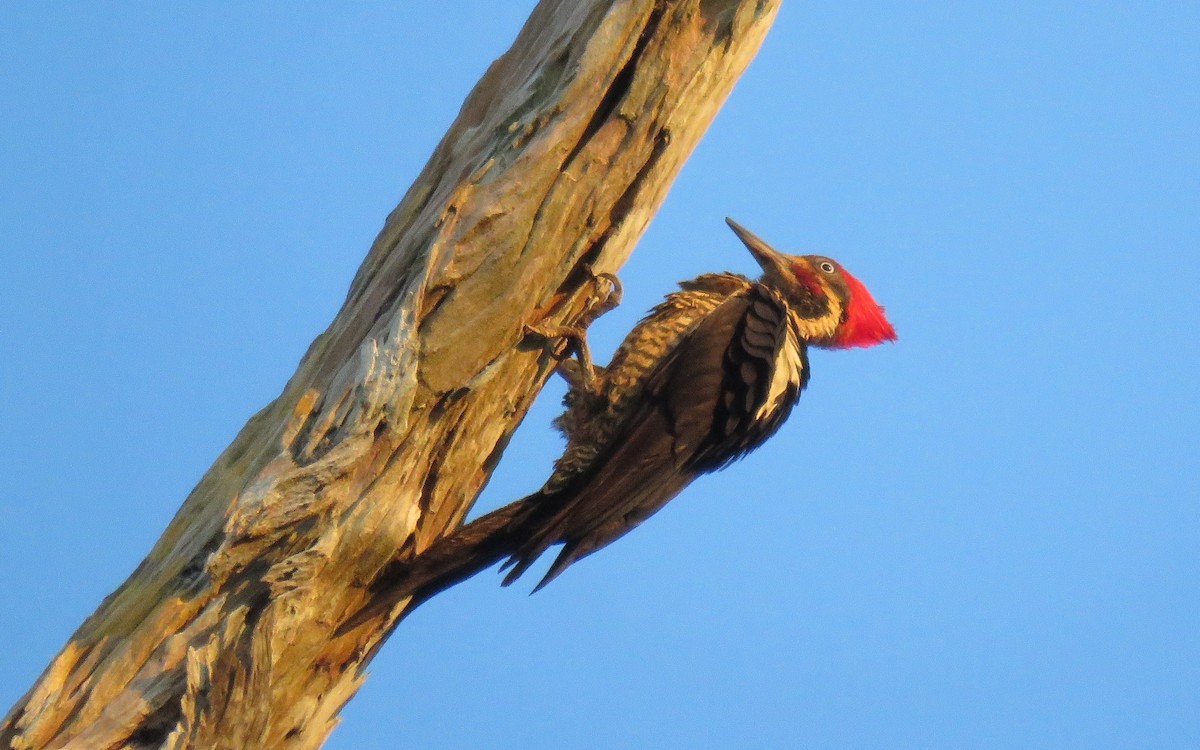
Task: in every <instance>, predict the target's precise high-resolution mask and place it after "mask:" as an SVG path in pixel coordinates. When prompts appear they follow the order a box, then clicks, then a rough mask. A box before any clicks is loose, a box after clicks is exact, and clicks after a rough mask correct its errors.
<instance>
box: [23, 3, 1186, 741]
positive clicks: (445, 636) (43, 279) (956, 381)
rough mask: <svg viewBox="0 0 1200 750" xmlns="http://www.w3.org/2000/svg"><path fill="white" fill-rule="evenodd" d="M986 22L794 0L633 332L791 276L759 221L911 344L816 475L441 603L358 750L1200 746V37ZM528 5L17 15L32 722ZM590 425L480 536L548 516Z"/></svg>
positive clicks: (1108, 19)
mask: <svg viewBox="0 0 1200 750" xmlns="http://www.w3.org/2000/svg"><path fill="white" fill-rule="evenodd" d="M949 5H950V6H951V7H948V8H940V9H938V8H934V7H933V6H931V5H917V6H914V5H913V4H911V3H878V2H850V3H816V2H807V3H802V2H790V3H787V4H786V6H785V7H784V9H783V11H782V12H781V14H780V16H779V19H778V21H777V23H776V26H775V28H774V30H773V31H772V33H771V36H770V37H769V39H768V40H767V43H766V45H765V46H764V48H763V50H762V52H761V54H760V55H759V57H758V59H757V60H756V62H755V63H754V64H753V65H752V66H751V68H750V70H749V71H748V73H747V74H746V75H745V76H744V78H743V79H742V82H741V83H740V84H739V86H738V87H737V89H736V91H735V92H734V94H733V96H732V97H731V99H730V100H729V102H728V104H727V106H726V107H725V108H724V110H723V111H722V112H721V114H720V116H719V117H718V119H717V121H716V123H715V124H714V125H713V127H712V129H711V130H710V131H709V134H708V135H707V136H706V137H705V139H704V140H703V141H702V142H701V144H700V146H699V148H698V149H697V150H696V152H695V155H694V156H693V158H692V159H691V161H690V162H689V163H688V164H687V166H686V167H685V168H684V170H683V172H682V174H681V175H680V177H679V179H678V181H677V182H676V184H675V187H674V189H673V191H672V193H671V195H670V197H669V199H668V200H667V202H666V205H665V206H664V207H663V209H662V211H661V212H660V213H659V215H658V217H657V218H656V219H655V221H654V223H653V225H652V226H651V228H650V230H649V231H648V232H647V234H646V236H645V237H644V239H643V240H642V242H641V244H640V246H639V247H638V249H637V251H636V252H635V254H634V256H633V258H632V260H631V261H630V262H629V263H628V264H627V265H626V267H625V269H624V271H623V274H622V275H623V277H624V279H625V283H626V288H627V295H626V304H625V305H624V306H623V307H622V309H620V310H619V311H617V312H614V313H613V314H611V315H610V316H609V317H606V318H604V319H603V320H602V321H601V322H600V323H598V324H597V325H596V327H595V328H594V332H593V336H594V342H595V345H596V347H597V349H598V350H599V351H600V352H601V353H602V354H603V353H604V352H607V351H609V350H611V348H612V347H613V346H615V344H616V342H617V341H618V340H619V339H620V337H621V335H622V334H623V333H624V332H625V331H626V330H627V329H628V328H629V327H630V326H631V325H632V324H633V322H634V321H635V320H636V319H637V318H638V317H640V315H641V313H642V312H643V311H644V310H645V309H646V308H648V307H649V306H650V305H652V304H653V303H654V302H655V301H656V300H657V299H659V297H660V296H661V295H662V294H664V293H666V292H667V291H669V290H670V289H671V288H672V285H673V283H674V282H675V281H676V280H678V279H681V278H686V277H689V276H692V275H695V274H697V273H700V272H703V271H710V270H721V269H731V270H738V271H743V272H751V271H753V270H754V269H753V266H752V263H751V262H750V259H749V257H748V256H747V255H746V253H745V252H744V251H743V250H742V249H741V248H740V246H739V244H738V243H737V242H736V241H735V240H734V238H733V237H732V235H730V233H729V232H728V231H727V230H726V229H725V228H724V226H723V224H722V222H721V219H722V217H724V216H725V215H730V216H733V217H735V218H737V219H739V220H740V221H742V222H743V223H745V224H747V225H748V226H750V227H751V228H753V229H755V230H756V231H758V232H759V233H760V234H762V235H763V236H764V237H766V238H768V239H770V240H771V241H773V242H775V243H776V244H777V245H779V246H780V247H781V248H784V249H789V250H792V251H795V252H822V253H827V254H829V255H832V256H834V257H837V258H839V259H841V260H842V261H843V262H844V263H845V264H846V265H847V266H848V267H849V268H851V269H852V270H853V271H854V272H855V273H856V274H857V275H859V276H860V277H861V278H863V279H864V280H865V281H866V282H867V283H868V284H869V285H870V286H871V288H872V289H873V290H874V292H875V293H876V296H877V297H878V298H879V299H880V300H881V301H882V302H884V303H885V304H886V305H887V306H888V309H889V311H890V313H891V315H892V317H893V320H894V322H895V323H896V326H897V328H898V329H899V332H900V335H901V339H900V341H899V343H897V344H896V345H894V346H888V347H880V348H877V349H872V350H865V351H853V352H846V353H842V352H817V353H815V354H814V355H813V358H812V365H813V370H814V374H813V378H812V383H811V386H810V389H809V391H808V392H807V393H806V394H805V396H804V398H803V399H802V401H801V404H800V406H799V408H798V410H797V411H796V413H795V414H794V415H793V417H792V419H791V421H790V422H789V423H788V424H787V425H786V427H785V428H784V430H783V431H782V433H781V434H780V435H779V436H778V437H777V438H776V439H775V440H774V441H772V442H771V443H770V444H769V445H768V446H766V447H765V448H764V449H762V450H760V451H759V452H758V453H757V454H755V455H753V456H751V457H750V458H748V459H747V460H745V461H743V462H742V463H740V464H738V465H736V466H734V467H733V468H731V469H729V470H727V471H726V472H724V473H723V474H720V475H717V476H714V477H710V478H706V479H704V480H702V481H700V482H698V483H697V484H696V485H695V486H693V487H692V488H691V489H690V490H689V491H688V492H687V493H686V494H685V495H684V496H683V497H681V498H680V499H679V500H677V501H676V502H675V503H673V504H672V505H671V506H670V507H669V508H668V509H667V510H665V511H664V512H663V513H662V514H660V515H659V516H657V517H655V518H654V519H653V520H652V521H651V522H649V523H647V524H646V525H645V526H643V527H642V528H640V529H638V531H637V532H636V533H634V534H632V535H630V536H629V537H627V538H625V539H622V540H621V541H620V542H619V543H618V544H616V545H614V546H613V547H612V548H610V549H608V550H606V551H604V552H603V553H602V554H599V555H597V556H595V557H593V558H590V559H588V560H587V561H586V562H584V563H582V564H580V565H579V566H577V567H576V568H573V569H572V570H570V571H569V572H568V573H567V574H566V575H565V576H563V577H562V578H561V579H560V580H559V581H557V582H556V583H555V584H554V585H553V586H551V587H549V588H548V589H547V590H545V591H544V592H542V593H540V594H538V595H537V596H535V597H527V596H526V595H525V591H526V590H528V587H527V586H517V587H515V588H513V589H501V588H500V587H499V586H498V585H497V584H498V580H497V578H496V576H495V575H493V574H491V573H488V574H484V575H481V576H479V577H478V578H476V579H475V580H472V581H471V582H469V583H468V584H466V585H464V586H461V587H459V588H457V589H455V590H453V591H451V592H449V593H448V594H445V595H443V596H441V597H439V598H438V599H436V600H435V601H433V602H431V603H430V604H429V605H428V606H426V607H424V608H422V609H421V610H420V611H419V612H418V613H417V614H415V615H414V616H413V617H412V618H411V619H410V620H408V621H407V622H406V623H405V624H404V625H403V627H402V628H400V630H399V631H398V632H397V633H396V635H395V636H394V637H393V638H392V640H391V642H390V643H389V644H388V646H387V648H386V649H385V651H384V652H383V653H382V655H381V656H380V657H379V658H378V659H377V660H376V661H375V663H374V666H373V676H372V677H371V679H370V680H369V681H368V682H367V685H366V687H365V688H364V689H363V691H362V692H361V694H360V695H359V697H358V698H357V699H356V700H355V701H353V702H352V703H351V705H350V706H349V708H348V709H347V711H346V712H345V714H344V718H345V722H344V725H343V726H342V727H341V728H339V729H338V730H337V731H336V732H335V733H334V735H333V738H332V740H331V742H330V743H329V747H331V748H338V749H340V748H391V747H396V746H405V747H423V748H461V747H500V748H518V747H519V748H562V747H571V748H611V747H636V748H663V747H711V748H729V747H755V748H795V747H803V748H880V749H881V750H882V749H885V748H887V749H890V748H939V747H945V748H1016V747H1020V748H1055V749H1060V748H1089V749H1093V748H1135V747H1136V748H1196V747H1200V594H1198V575H1197V574H1198V572H1200V552H1198V550H1200V470H1198V458H1197V448H1198V442H1200V441H1198V439H1197V438H1198V428H1197V420H1198V417H1200V408H1198V403H1200V397H1198V395H1197V379H1198V373H1200V352H1198V345H1197V341H1198V334H1197V320H1196V318H1197V312H1198V307H1200V306H1198V304H1197V294H1198V291H1197V290H1198V289H1200V5H1198V4H1196V3H1194V2H1174V3H1164V2H1149V3H1111V2H1096V3H1064V2H1036V3H1035V2H1017V3H1000V4H994V3H993V4H987V3H970V4H949ZM392 6H394V7H392ZM416 6H420V7H416ZM531 7H532V2H530V1H529V0H524V1H522V2H515V1H513V0H507V1H501V0H493V1H492V2H482V1H475V2H460V3H455V4H452V6H447V5H445V4H442V3H379V4H376V5H370V4H367V3H357V4H354V5H353V7H349V6H342V7H339V8H337V9H336V10H334V9H332V8H331V7H329V8H317V7H315V6H312V5H292V4H283V3H269V4H268V3H258V4H253V5H249V6H245V5H243V4H234V3H225V4H218V5H210V6H209V7H206V8H203V9H188V8H183V7H179V6H170V7H168V6H164V5H162V4H159V3H125V4H120V5H118V6H113V5H112V4H107V3H105V4H100V3H84V2H76V3H58V4H49V3H25V4H20V5H19V6H18V5H17V4H15V3H12V4H6V6H5V8H4V10H3V11H0V101H2V102H3V110H4V115H3V116H2V117H0V227H2V228H3V235H4V239H3V247H4V249H3V258H4V263H3V270H2V272H0V381H2V389H0V394H2V395H0V410H2V414H3V427H2V428H0V475H2V476H3V480H4V481H3V482H2V483H0V503H2V510H3V516H2V517H3V528H4V541H3V544H0V575H2V576H3V594H4V599H5V601H6V606H5V611H4V613H3V615H2V616H0V643H3V646H2V647H0V704H3V705H2V706H0V709H3V708H6V707H7V706H9V705H11V703H12V702H13V701H14V700H16V699H17V697H18V696H19V695H20V694H21V693H23V692H24V690H25V689H26V688H27V687H28V686H29V684H30V683H31V682H32V681H33V679H34V678H35V677H36V676H37V674H38V673H39V672H40V671H41V669H42V668H43V667H44V665H45V664H46V663H47V661H48V660H49V659H50V657H51V656H52V655H53V654H54V653H56V652H57V651H58V649H59V648H60V647H61V646H62V645H63V643H64V642H65V640H66V638H67V637H68V636H69V635H70V633H71V632H72V631H73V630H74V629H75V628H76V627H77V626H78V625H79V623H80V622H81V621H82V620H83V618H84V617H85V616H86V615H87V614H88V613H90V612H91V611H92V610H93V608H94V607H95V606H96V605H97V603H98V602H99V601H100V600H101V598H102V597H104V596H105V595H106V594H107V593H108V592H110V591H111V590H112V589H113V588H114V587H115V586H117V585H118V584H119V583H120V582H121V581H122V580H123V579H124V578H125V576H126V575H127V574H128V573H129V572H130V571H132V570H133V568H134V567H135V566H136V565H137V563H138V562H139V561H140V560H141V558H142V557H143V555H144V554H145V553H146V552H147V551H148V549H149V547H150V545H151V544H152V542H153V541H154V540H155V539H156V538H157V536H158V534H159V532H160V531H161V530H162V528H163V527H164V525H165V524H166V523H167V521H168V520H169V519H170V517H171V516H172V515H173V514H174V512H175V510H176V508H177V507H178V505H179V503H180V502H181V501H182V499H183V497H184V496H185V495H186V494H187V492H188V491H189V490H190V489H191V487H192V486H193V485H194V483H195V482H196V480H197V479H198V478H199V477H200V475H201V474H202V472H204V471H205V469H206V468H207V467H208V465H209V464H210V463H211V461H212V460H213V459H214V458H215V457H216V456H217V454H218V453H219V452H220V451H221V449H222V448H223V447H224V446H225V445H226V444H227V443H228V442H229V440H230V439H231V438H232V437H233V435H234V434H235V433H236V432H237V430H238V429H239V428H240V427H241V425H242V424H243V423H244V421H245V420H246V419H247V418H248V417H249V416H250V415H251V414H252V413H253V412H254V411H255V410H256V409H258V408H259V407H261V406H262V405H263V404H265V403H267V402H268V401H269V400H270V399H271V398H272V397H273V396H275V395H276V394H277V393H278V392H279V391H280V389H281V388H282V387H283V384H284V382H285V381H286V379H287V378H288V376H289V375H290V374H291V373H292V371H293V369H294V367H295V365H296V363H297V361H298V360H299V358H300V356H301V355H302V354H303V352H304V350H305V348H306V347H307V345H308V343H309V342H310V341H311V339H312V338H313V337H314V336H315V335H316V334H317V333H318V332H320V331H321V330H322V329H323V328H324V326H325V325H326V324H327V323H328V321H329V320H330V319H331V318H332V316H333V314H334V312H335V311H336V309H337V308H338V307H339V305H340V303H341V301H342V298H343V295H344V293H345V290H346V288H347V286H348V284H349V282H350V279H351V276H352V275H353V273H354V271H355V268H356V267H357V265H358V263H359V262H360V260H361V259H362V257H363V255H364V253H365V251H366V249H367V247H368V246H369V243H370V242H371V240H372V238H373V237H374V235H375V233H376V231H377V230H378V229H379V227H380V226H381V224H382V221H383V218H384V216H385V215H386V214H387V212H388V211H389V210H390V209H391V208H392V207H393V206H394V205H395V203H396V202H397V201H398V200H399V198H400V196H401V195H402V194H403V192H404V190H405V189H406V188H407V186H408V185H409V183H410V182H411V181H412V179H413V178H414V177H415V176H416V174H417V172H418V170H419V169H420V168H421V166H422V165H423V163H424V161H425V159H426V158H427V156H428V155H429V153H430V151H431V150H432V148H433V146H434V144H435V143H436V141H437V140H438V139H439V138H440V136H441V134H442V133H443V131H444V130H445V128H446V127H447V126H448V125H449V123H450V122H451V120H452V118H453V117H454V115H455V113H456V112H457V108H458V106H459V104H460V103H461V101H462V99H463V97H464V96H465V95H466V93H467V91H468V90H469V89H470V87H471V85H472V84H473V83H474V82H475V80H476V79H477V78H478V76H479V75H480V74H481V73H482V72H483V70H484V69H485V67H486V66H487V64H488V63H489V62H490V61H491V60H492V59H494V58H495V57H496V56H498V55H499V54H500V53H501V52H502V51H503V50H504V49H506V48H507V46H508V44H509V43H510V41H511V40H512V39H513V37H514V35H515V34H516V31H517V29H518V28H519V26H520V24H521V23H522V21H523V20H524V18H525V16H526V15H527V13H528V11H529V9H530V8H531ZM560 396H561V386H559V385H558V384H554V385H553V386H552V387H551V388H549V389H547V391H546V393H545V394H544V395H543V398H542V399H541V400H540V401H539V403H538V405H537V407H536V408H535V409H534V411H533V412H532V413H531V414H530V416H529V418H528V419H527V421H526V423H525V425H524V426H523V427H522V429H521V431H520V433H519V434H518V436H517V438H516V439H515V440H514V442H513V444H512V446H511V448H510V450H509V451H508V453H507V454H506V455H505V458H504V461H503V463H502V464H501V467H500V470H499V472H498V473H497V475H496V477H495V479H494V481H493V482H492V484H491V486H489V488H488V490H487V493H486V495H485V497H484V498H483V500H481V504H480V507H481V508H483V507H491V506H495V505H498V504H500V503H502V502H505V501H507V500H509V499H512V498H514V497H517V496H519V495H521V494H523V493H525V492H527V491H529V490H531V489H533V488H535V487H536V486H537V485H539V484H540V482H541V481H542V479H543V478H544V476H545V474H546V472H547V470H548V468H549V464H550V462H551V460H552V459H553V458H554V457H555V455H556V454H557V452H558V450H559V448H560V442H559V440H558V438H557V436H556V435H555V434H554V433H553V432H552V431H551V429H550V428H549V425H548V423H549V421H550V419H551V418H552V417H553V415H554V414H555V412H556V408H557V400H558V398H559V397H560Z"/></svg>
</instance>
